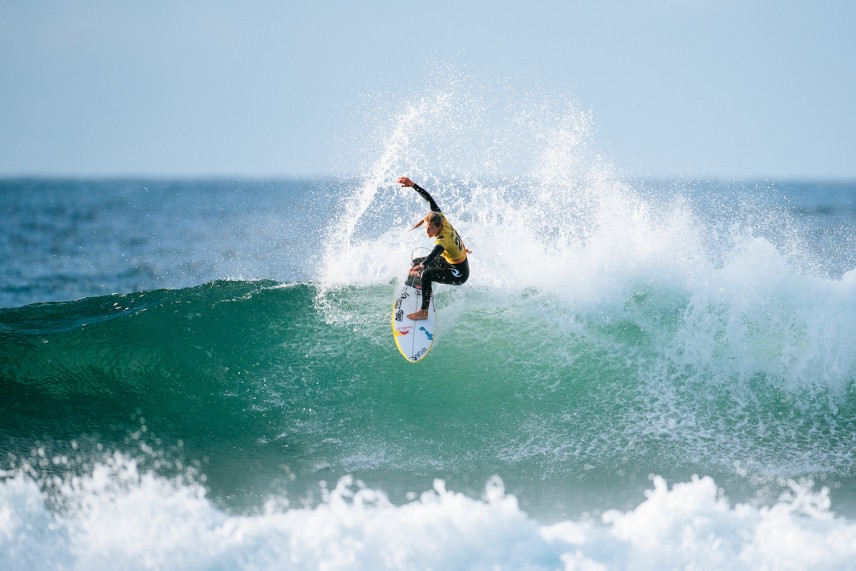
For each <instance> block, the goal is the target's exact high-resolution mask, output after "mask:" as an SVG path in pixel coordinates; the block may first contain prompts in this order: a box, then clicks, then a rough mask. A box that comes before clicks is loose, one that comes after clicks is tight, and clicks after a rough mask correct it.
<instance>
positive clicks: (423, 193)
mask: <svg viewBox="0 0 856 571" xmlns="http://www.w3.org/2000/svg"><path fill="white" fill-rule="evenodd" d="M413 190H415V191H416V192H417V193H418V194H419V196H421V197H422V198H424V199H425V200H426V201H427V202H428V204H429V206H431V210H432V211H433V212H440V207H439V206H437V203H436V202H434V199H433V198H431V195H430V194H428V191H427V190H425V189H424V188H422V187H421V186H419V185H418V184H416V183H415V182H414V183H413Z"/></svg>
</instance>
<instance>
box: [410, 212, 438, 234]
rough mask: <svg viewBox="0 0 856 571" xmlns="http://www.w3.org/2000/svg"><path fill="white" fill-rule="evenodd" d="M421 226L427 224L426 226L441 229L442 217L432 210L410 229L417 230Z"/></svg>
mask: <svg viewBox="0 0 856 571" xmlns="http://www.w3.org/2000/svg"><path fill="white" fill-rule="evenodd" d="M423 224H428V225H431V224H433V225H434V226H438V227H440V228H442V227H443V215H442V214H441V213H440V212H436V211H434V210H432V211H431V212H429V213H428V214H426V215H425V218H423V219H422V220H420V221H419V222H417V223H416V224H414V225H413V227H412V228H411V230H416V229H417V228H419V227H420V226H422V225H423Z"/></svg>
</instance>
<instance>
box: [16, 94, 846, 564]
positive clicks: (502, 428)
mask: <svg viewBox="0 0 856 571" xmlns="http://www.w3.org/2000/svg"><path fill="white" fill-rule="evenodd" d="M454 95H456V94H455V93H452V94H451V95H449V94H440V95H437V96H436V97H427V98H424V99H421V100H419V101H416V102H415V103H414V104H413V105H410V106H407V107H406V108H405V109H404V111H402V112H401V113H398V114H393V115H392V116H390V118H389V122H388V124H384V125H381V127H379V129H378V132H379V133H380V134H379V135H377V137H376V138H375V139H374V141H375V144H374V146H369V147H367V150H366V157H367V159H366V167H365V169H364V171H363V173H361V174H360V175H358V176H350V177H330V178H318V179H301V180H288V179H284V180H245V179H240V180H228V179H216V180H137V179H131V178H127V179H115V180H107V179H99V180H87V179H73V180H71V179H69V180H66V179H38V178H36V179H6V180H2V181H0V206H2V212H3V219H4V220H3V224H2V226H0V394H2V398H0V447H2V448H0V562H2V565H0V566H2V568H4V569H28V570H30V569H117V568H123V569H182V570H184V569H349V570H350V569H355V570H356V569H366V570H369V569H371V570H377V569H444V570H454V569H467V570H469V569H529V570H534V569H566V570H569V569H592V570H593V569H725V568H727V569H856V454H854V450H856V386H854V380H856V351H854V347H856V320H854V316H856V248H854V236H856V182H846V181H845V182H829V181H723V180H640V179H628V178H624V177H622V176H621V175H620V170H619V169H618V168H616V167H615V166H613V165H610V164H609V163H608V162H606V161H604V160H603V159H602V158H601V156H600V155H599V154H598V152H597V150H596V149H594V148H593V145H592V143H591V142H590V141H591V133H590V115H589V114H587V113H584V112H580V111H578V110H576V109H574V108H569V109H566V108H557V107H550V106H546V107H545V106H539V107H531V108H526V109H523V111H525V112H526V113H523V115H524V116H525V117H526V119H527V120H526V121H524V122H518V123H514V122H513V121H509V122H504V123H502V124H503V125H505V127H503V128H502V129H500V130H497V129H493V130H491V129H487V128H485V129H480V130H479V129H466V130H463V129H457V130H456V129H455V128H453V127H454V126H455V125H456V124H458V123H459V122H460V120H461V119H460V118H461V116H467V117H471V116H477V117H478V116H479V115H478V114H477V113H474V112H473V110H474V109H475V110H480V109H484V108H485V104H484V101H480V100H479V101H475V102H474V101H471V100H469V99H466V98H464V103H460V98H458V99H455V97H453V96H454ZM456 101H457V103H455V102H456ZM487 109H488V110H489V111H490V113H488V115H490V114H491V113H492V114H499V115H502V113H516V114H519V113H521V110H520V109H519V108H517V107H515V106H514V105H506V106H500V108H499V111H502V113H500V112H499V111H498V110H497V109H498V108H497V106H490V105H488V106H487ZM544 109H547V111H544ZM487 124H492V123H489V121H487V119H485V125H487ZM509 125H510V126H509ZM468 127H473V124H472V123H470V124H468ZM474 132H477V133H478V135H474V134H473V133H474ZM473 137H477V138H478V140H476V141H473ZM524 142H525V143H524ZM474 143H478V144H474ZM512 155H513V156H512ZM500 159H502V160H500ZM506 159H507V160H506ZM512 159H513V160H512ZM511 162H514V163H515V164H516V165H517V166H521V165H522V166H523V167H524V168H523V169H521V172H522V174H519V175H515V176H503V175H502V169H503V165H504V164H510V163H511ZM405 174H406V175H409V176H411V177H412V178H414V179H415V180H417V182H419V183H420V184H422V185H423V186H425V187H426V188H428V189H429V190H430V191H431V192H432V194H433V195H434V197H435V198H436V199H437V201H438V202H439V203H440V205H441V206H442V207H443V209H444V211H445V212H446V213H447V215H448V216H449V217H450V218H451V220H452V221H453V223H455V225H456V227H457V228H458V229H459V231H460V232H461V234H462V235H463V237H464V239H465V241H466V243H467V245H468V246H469V247H470V248H471V249H472V250H473V254H472V256H471V269H472V277H471V278H470V281H469V282H468V283H467V284H465V285H463V286H460V287H451V286H438V288H437V306H438V315H439V318H438V319H439V325H438V332H437V338H436V341H435V344H434V347H433V349H432V352H431V354H430V355H429V356H428V358H427V359H426V360H425V361H424V362H422V363H420V364H418V365H413V364H411V363H408V362H406V361H404V360H403V359H402V357H401V356H400V355H399V353H398V351H397V350H396V349H395V346H394V343H393V340H392V335H391V331H390V328H389V312H390V310H391V306H392V301H393V296H394V291H395V286H396V283H397V281H398V280H399V279H400V278H402V277H403V275H404V272H405V270H406V268H407V262H408V259H409V257H410V255H411V253H412V252H413V250H414V249H415V248H419V247H425V246H428V245H430V242H429V241H428V240H427V239H426V238H425V236H424V234H422V233H420V232H418V231H417V232H413V233H407V232H406V229H407V228H408V227H409V225H410V224H412V223H413V222H414V221H415V220H417V219H418V218H419V217H420V216H421V215H422V214H423V210H424V204H423V203H422V202H421V201H420V199H419V198H418V197H417V196H416V195H415V193H413V191H412V190H410V189H401V188H398V186H397V185H395V184H394V182H393V181H394V180H395V178H396V177H397V176H398V175H405Z"/></svg>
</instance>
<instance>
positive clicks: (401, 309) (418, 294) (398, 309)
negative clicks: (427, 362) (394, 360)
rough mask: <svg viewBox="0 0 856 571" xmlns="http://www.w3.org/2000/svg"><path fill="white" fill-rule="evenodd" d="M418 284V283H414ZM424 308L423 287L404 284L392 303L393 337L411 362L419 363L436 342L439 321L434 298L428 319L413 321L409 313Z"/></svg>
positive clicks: (429, 306)
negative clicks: (435, 334)
mask: <svg viewBox="0 0 856 571" xmlns="http://www.w3.org/2000/svg"><path fill="white" fill-rule="evenodd" d="M414 285H416V284H414ZM421 308H422V289H421V288H417V287H413V286H410V285H407V284H406V283H405V284H402V285H401V286H400V287H399V288H398V289H397V290H396V296H395V302H394V303H393V305H392V337H393V338H394V339H395V345H396V346H397V347H398V351H399V352H400V353H401V354H402V356H404V358H405V359H407V360H408V361H410V362H411V363H418V362H419V361H421V360H422V359H424V358H425V356H426V355H427V354H428V351H430V350H431V345H433V344H434V327H435V325H436V323H437V312H436V311H434V300H433V299H432V300H431V303H430V304H429V305H428V319H420V320H419V321H413V320H412V319H407V315H408V314H410V313H414V312H416V311H419V310H420V309H421Z"/></svg>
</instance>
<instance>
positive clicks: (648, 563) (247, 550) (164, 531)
mask: <svg viewBox="0 0 856 571" xmlns="http://www.w3.org/2000/svg"><path fill="white" fill-rule="evenodd" d="M7 476H8V475H7ZM653 484H654V486H653V489H651V490H649V491H647V492H646V494H645V495H646V498H645V499H644V500H642V501H641V503H640V504H639V505H638V506H637V507H636V508H635V509H631V510H629V511H626V512H624V511H618V510H613V511H607V512H606V513H604V514H603V515H602V516H601V517H600V518H589V517H585V518H581V519H574V520H567V521H561V522H556V523H551V524H546V525H545V524H542V523H539V522H538V521H535V520H534V519H532V518H531V517H530V516H528V515H527V514H526V513H525V512H523V511H522V510H521V509H520V507H519V505H518V502H517V500H516V498H515V497H513V496H511V495H507V494H506V493H505V492H504V490H503V486H502V482H501V481H500V480H499V479H498V478H494V479H492V480H490V481H489V482H488V483H487V485H486V487H485V492H484V494H483V496H482V497H481V498H470V497H467V496H465V495H463V494H460V493H455V492H453V491H449V490H446V488H445V485H444V483H443V482H442V481H439V480H438V481H436V482H435V485H434V488H433V489H432V490H429V491H427V492H424V493H422V494H421V495H419V496H418V497H417V496H416V495H412V498H413V499H412V500H411V501H409V502H408V503H405V504H403V505H394V504H393V503H391V502H390V501H389V500H388V499H387V497H386V496H385V494H384V493H383V492H381V491H377V490H371V489H366V488H365V487H363V486H361V485H359V483H356V482H354V481H353V480H352V479H351V478H343V479H342V480H340V481H339V483H338V484H337V485H336V487H335V489H333V490H327V489H326V488H322V497H323V501H321V502H320V503H317V504H316V505H314V506H312V507H289V505H288V501H287V500H285V499H283V498H279V499H272V500H270V501H269V502H268V503H267V504H266V506H265V507H264V509H263V510H260V512H259V513H257V514H254V515H235V514H230V513H227V512H225V511H223V510H222V509H220V508H218V507H216V506H215V505H214V504H213V503H212V502H211V501H210V500H209V499H207V497H206V496H205V491H204V488H203V487H202V486H200V485H198V484H194V483H187V482H186V481H184V482H179V481H177V480H169V479H165V478H162V477H158V476H155V475H152V474H150V473H141V472H140V471H139V470H138V468H137V465H136V464H135V463H134V462H133V461H129V460H126V459H123V458H121V457H120V456H115V457H113V459H112V460H111V461H110V462H108V463H106V464H102V465H99V466H98V467H96V468H95V469H94V470H93V471H92V472H91V473H90V474H88V475H86V476H83V477H76V478H69V480H68V481H67V482H64V483H62V485H59V486H57V485H56V482H54V486H53V488H54V490H55V492H54V494H55V495H54V497H52V498H51V502H50V505H60V506H62V507H61V508H52V507H48V502H46V493H45V492H43V491H41V490H40V487H39V486H37V484H36V483H35V482H34V481H33V480H32V479H30V478H29V477H28V476H26V475H24V474H23V473H17V474H16V475H14V477H9V478H7V479H6V480H5V481H3V482H2V483H0V561H2V563H3V568H4V569H8V570H10V571H15V570H19V569H20V570H27V571H33V570H42V569H45V570H54V569H86V570H93V571H97V570H98V569H117V568H121V569H180V570H182V571H186V570H192V569H278V570H280V569H328V570H360V569H366V570H372V571H379V570H383V569H444V570H450V571H451V570H455V569H461V570H474V569H476V570H477V569H491V570H495V569H527V570H538V569H544V570H547V569H551V570H552V569H565V570H572V569H573V570H577V569H587V570H595V569H675V568H681V569H813V570H822V569H836V570H840V569H853V568H854V563H853V562H854V561H856V523H854V522H852V521H848V520H845V519H841V518H839V517H836V516H835V515H834V514H832V513H831V512H830V511H829V499H828V496H827V492H826V491H825V490H821V491H819V492H816V491H811V490H810V489H808V488H806V487H801V486H798V485H796V484H792V485H791V492H790V493H788V494H786V495H785V496H783V497H782V498H780V500H779V501H778V502H777V503H775V504H774V505H769V506H752V505H748V504H736V505H731V504H730V503H729V502H728V500H727V499H726V498H725V497H723V496H722V494H721V492H719V491H718V490H717V487H716V485H715V483H714V482H713V481H712V480H711V479H710V478H693V480H692V481H690V482H685V483H679V484H676V485H674V486H673V487H671V488H669V487H668V486H667V485H666V483H665V482H664V481H663V480H662V479H661V478H654V480H653ZM641 499H642V498H640V500H641Z"/></svg>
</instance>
